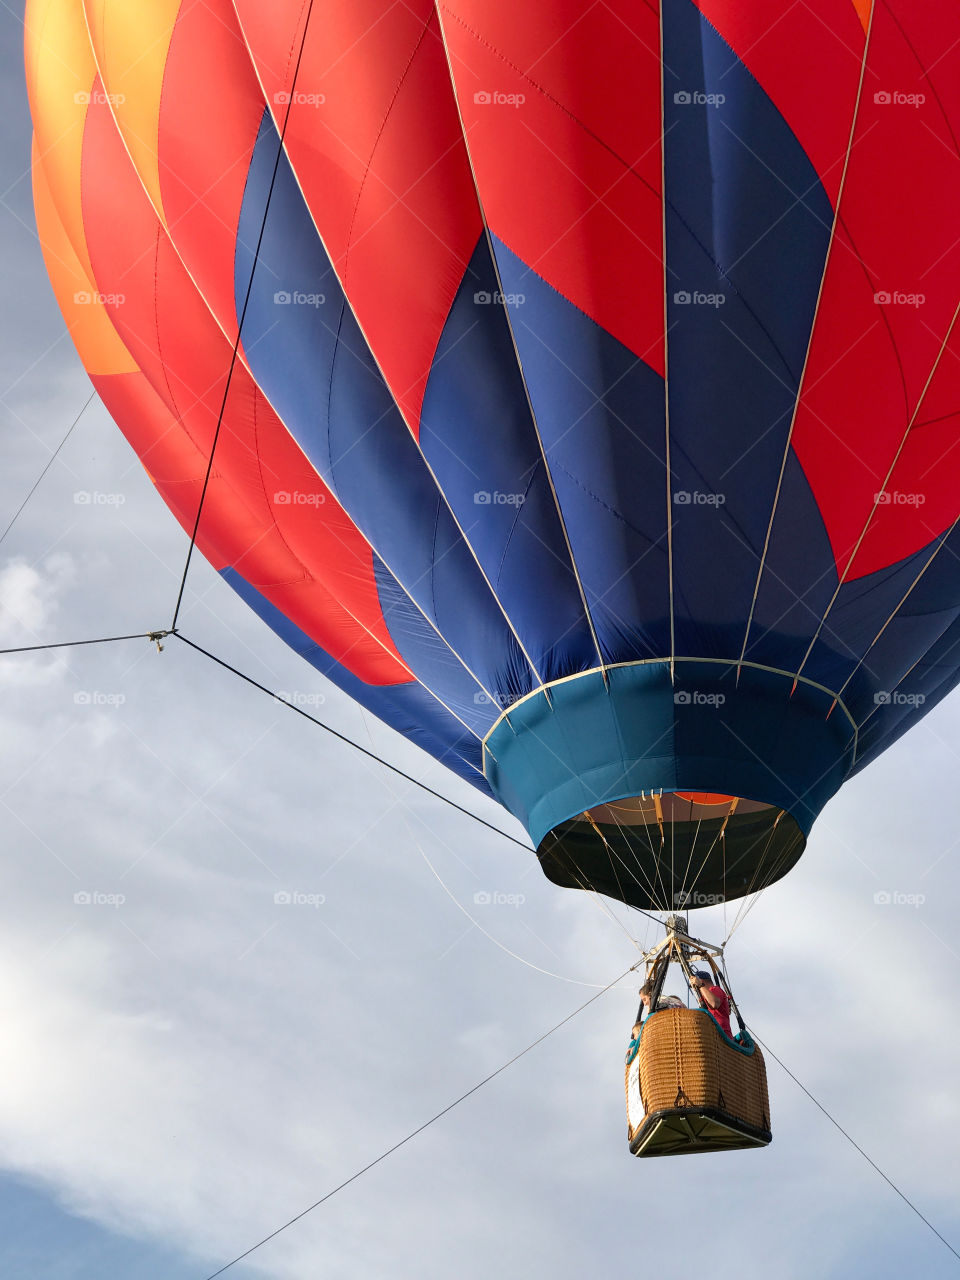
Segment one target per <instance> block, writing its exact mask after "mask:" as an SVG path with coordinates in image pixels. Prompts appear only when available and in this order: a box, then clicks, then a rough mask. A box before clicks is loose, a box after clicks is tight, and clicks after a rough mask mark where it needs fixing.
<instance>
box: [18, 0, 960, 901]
mask: <svg viewBox="0 0 960 1280" xmlns="http://www.w3.org/2000/svg"><path fill="white" fill-rule="evenodd" d="M309 13H310V17H309V25H308V27H307V28H306V29H304V26H303V23H304V20H305V17H306V12H305V9H304V6H303V5H302V3H301V2H300V0H270V3H266V0H235V3H231V2H230V0H208V3H206V4H204V5H193V4H187V3H183V4H180V3H178V0H137V2H136V3H133V2H132V0H131V2H130V3H117V2H114V3H108V2H107V0H29V3H28V6H27V22H26V26H27V76H28V85H29V90H30V95H31V104H32V110H33V118H34V125H35V133H36V137H35V150H34V156H35V159H34V190H35V197H36V211H37V221H38V226H39V230H40V236H41V241H42V243H43V246H44V252H45V256H46V261H47V264H48V268H49V271H50V275H51V279H52V281H53V285H54V288H55V290H56V293H57V297H58V300H59V302H60V305H61V307H62V309H63V312H64V315H65V317H66V320H67V323H68V325H69V326H70V330H71V333H72V335H73V338H74V340H75V342H76V345H77V348H78V350H79V352H80V355H81V357H82V359H83V361H84V363H85V365H86V367H87V368H88V370H89V372H90V376H91V378H92V379H93V382H94V385H95V386H96V388H97V390H98V391H99V393H100V395H101V397H102V398H103V400H104V402H105V403H106V405H107V406H108V408H109V409H110V411H111V413H112V414H113V416H114V417H115V419H116V421H117V423H118V425H119V426H120V428H121V429H122V430H123V431H124V433H125V434H126V436H127V438H128V440H129V441H130V443H131V445H132V446H133V447H134V449H135V450H136V451H137V453H138V454H139V456H140V457H141V459H142V461H143V464H144V466H145V467H146V469H147V471H148V472H149V474H150V477H151V479H152V480H153V482H154V484H155V485H156V487H157V489H158V491H159V492H160V494H161V495H162V496H163V498H164V500H165V501H166V502H167V503H168V505H169V506H170V507H171V509H172V510H173V512H174V514H175V515H176V516H177V517H178V519H179V520H180V521H181V523H182V524H183V525H184V528H185V529H187V530H192V528H193V523H194V519H195V516H196V511H197V506H198V502H199V498H200V490H201V487H202V483H203V477H204V474H205V471H206V465H207V459H208V457H209V454H210V450H211V447H212V443H213V437H214V432H215V429H216V426H217V422H218V419H219V417H220V415H221V404H222V402H223V400H224V394H225V392H226V393H227V394H226V401H225V407H224V409H223V414H222V418H223V427H222V433H221V436H220V440H219V443H218V445H217V450H216V457H215V464H214V470H213V475H212V480H211V485H210V489H209V492H208V495H207V498H206V501H205V505H204V509H203V518H202V520H201V524H200V530H199V545H200V548H201V550H202V551H203V553H204V554H205V555H206V557H207V558H208V559H209V560H210V562H211V563H212V564H213V565H214V566H215V568H216V569H217V570H218V571H219V572H220V573H221V574H222V575H223V577H224V578H225V580H226V581H227V582H228V583H229V584H230V585H231V586H232V587H233V588H234V589H235V590H236V591H237V592H239V593H240V595H241V596H242V597H243V598H244V599H245V600H246V601H247V602H248V603H249V604H250V605H251V607H252V608H254V609H255V610H256V611H257V612H258V613H259V614H260V615H261V616H262V617H263V618H264V619H265V620H266V621H267V622H268V623H269V625H270V626H271V627H273V628H274V629H275V630H276V631H277V632H278V633H279V634H280V635H281V636H283V637H284V639H286V640H287V641H288V642H289V643H290V644H291V645H292V646H293V647H294V648H295V649H296V650H297V651H298V652H300V653H301V654H302V655H303V656H304V657H305V658H306V659H307V660H308V661H309V662H311V663H312V664H313V665H314V666H315V667H316V668H317V669H318V670H320V671H321V672H323V674H324V675H326V676H327V677H329V678H330V679H331V680H333V681H335V682H336V683H337V684H339V685H340V686H341V687H342V688H343V689H345V690H347V691H348V692H349V693H350V694H351V695H352V696H353V697H355V698H356V699H357V700H358V701H360V702H361V703H362V704H363V705H364V706H366V707H368V708H369V709H371V710H372V711H373V712H375V713H376V714H377V715H378V716H380V717H381V718H382V719H384V720H385V721H386V722H387V723H389V724H391V725H392V726H394V727H395V728H396V729H398V730H399V731H400V732H402V733H404V734H405V735H407V736H408V737H409V738H410V739H412V740H413V741H414V742H416V743H418V744H419V745H421V746H422V747H423V748H424V749H425V750H427V751H429V752H431V753H432V754H433V755H434V756H435V757H436V758H437V759H439V760H441V761H443V763H444V764H446V765H447V766H448V767H450V768H451V769H453V770H454V771H455V772H456V773H458V774H459V775H460V776H461V777H464V778H467V779H469V780H470V781H471V782H473V783H474V785H476V786H477V787H478V788H479V789H480V790H482V791H485V792H488V793H492V794H493V795H494V796H496V797H497V798H498V799H499V800H500V801H501V802H502V803H503V804H505V805H506V807H507V808H508V809H509V810H510V811H511V812H512V813H514V814H516V815H517V816H518V817H519V818H520V819H521V820H522V821H523V822H524V823H525V824H526V826H527V828H528V830H529V831H530V834H531V837H532V839H533V840H534V842H535V844H536V845H537V848H538V852H539V853H540V856H541V861H542V863H543V866H544V869H545V871H546V872H547V874H548V875H550V876H551V878H553V879H554V880H556V881H557V882H558V883H561V884H569V885H579V886H580V887H593V888H597V889H600V890H602V891H603V892H605V893H609V894H611V895H613V896H615V897H619V898H622V899H623V900H624V901H628V902H632V903H634V904H635V905H639V906H650V905H661V906H671V905H677V904H683V903H686V904H687V905H690V904H691V898H690V893H691V892H692V891H694V888H695V891H696V893H698V894H701V895H702V897H703V899H704V901H702V902H701V901H696V902H692V905H706V901H707V900H709V901H719V900H722V899H723V898H726V897H734V896H737V895H739V894H743V893H745V892H748V891H749V890H750V889H753V888H759V887H760V886H761V885H762V884H766V883H769V882H770V881H771V880H773V879H776V878H777V877H778V876H780V875H782V874H783V873H784V872H785V871H786V870H787V869H789V867H790V866H791V865H793V863H794V862H795V861H796V859H797V857H799V855H800V852H801V851H802V848H803V845H804V842H805V839H806V836H807V834H808V833H809V831H810V828H811V825H812V823H813V821H814V819H815V818H816V816H817V813H818V812H819V811H820V809H821V808H822V806H823V804H824V803H826V801H827V800H828V799H829V797H830V796H831V795H832V794H833V793H834V792H835V791H836V790H837V788H838V787H839V786H840V785H841V783H842V782H843V780H844V779H845V778H846V777H848V776H849V775H850V774H851V773H853V772H855V771H856V770H858V769H860V768H862V767H863V766H864V765H865V764H867V763H868V762H869V761H870V760H871V759H873V758H874V757H875V756H876V755H877V754H878V753H879V752H880V751H882V750H883V749H884V748H885V747H886V746H888V745H889V744H890V743H891V742H893V741H894V740H895V739H896V738H897V737H898V736H899V735H900V734H902V733H903V732H904V731H905V730H906V729H907V728H909V726H910V725H911V724H913V723H914V722H915V721H916V720H917V719H918V718H919V717H920V716H922V715H923V714H924V713H925V712H926V711H928V710H929V709H930V708H931V707H932V706H933V705H934V704H935V703H936V702H937V701H938V700H939V699H940V698H941V697H942V696H943V695H944V694H945V693H946V692H947V691H948V690H949V689H951V688H952V687H953V686H954V684H955V683H956V681H957V678H958V674H960V647H958V643H957V642H958V640H960V621H958V617H960V558H958V554H957V553H958V550H960V537H958V534H957V530H956V521H957V517H958V514H960V483H958V481H960V449H957V448H956V445H957V439H958V425H960V419H958V411H960V359H958V357H960V334H958V332H957V329H956V314H957V305H958V300H960V240H958V238H957V235H956V212H955V211H956V209H957V208H958V207H960V157H958V147H957V142H956V138H957V137H958V136H960V10H958V11H954V10H953V9H951V8H950V6H943V5H941V4H937V3H934V0H889V2H888V3H886V4H884V5H878V6H873V7H871V5H870V3H869V0H810V2H809V3H807V4H804V5H800V6H795V7H793V8H789V9H787V10H786V11H781V10H778V11H777V14H776V20H772V19H771V17H770V13H771V11H770V7H769V5H768V4H766V3H763V2H762V0H748V2H745V3H741V4H738V5H736V6H733V5H730V4H727V3H723V2H722V0H698V2H697V3H694V2H693V0H663V2H662V4H661V5H660V6H645V5H637V4H635V3H629V4H628V3H626V0H611V3H607V4H603V5H596V6H594V7H592V8H588V9H587V11H584V7H583V6H582V5H581V4H579V3H575V0H550V3H544V4H539V5H526V6H524V5H517V4H516V3H513V2H510V3H508V2H507V0H445V2H444V3H442V4H439V5H437V6H435V5H434V4H433V3H432V0H431V2H430V3H427V2H426V0H423V2H421V0H410V2H409V3H405V4H404V5H392V4H387V3H386V2H385V0H351V2H350V3H344V2H343V0H317V2H316V3H315V4H313V5H312V6H311V7H310V10H309ZM281 134H282V139H283V145H282V148H281V144H280V137H281ZM241 321H242V329H241V328H240V326H241ZM238 329H239V330H240V332H241V341H240V346H239V359H238V362H237V364H236V367H235V368H234V370H233V373H232V376H230V378H229V387H228V370H229V369H230V366H231V352H232V348H233V344H234V342H235V340H236V336H237V333H238Z"/></svg>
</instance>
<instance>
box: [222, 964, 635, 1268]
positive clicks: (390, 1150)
mask: <svg viewBox="0 0 960 1280" xmlns="http://www.w3.org/2000/svg"><path fill="white" fill-rule="evenodd" d="M635 968H636V965H631V967H630V968H629V969H626V970H624V972H623V973H621V974H620V976H619V977H617V978H614V980H613V982H608V983H607V985H606V986H605V987H603V988H602V989H601V990H600V991H597V992H596V993H595V994H594V995H592V996H591V997H590V998H589V1000H585V1001H584V1002H583V1004H582V1005H580V1006H579V1008H577V1009H574V1011H573V1013H568V1014H567V1016H566V1017H565V1018H563V1019H562V1020H561V1021H560V1022H558V1023H556V1024H555V1025H554V1026H552V1027H551V1028H550V1030H549V1031H545V1032H544V1033H543V1035H542V1036H538V1037H537V1039H536V1040H534V1041H533V1043H532V1044H528V1045H527V1047H526V1048H525V1049H521V1050H520V1052H519V1053H516V1054H514V1056H513V1057H512V1058H511V1059H510V1060H509V1061H508V1062H505V1063H504V1064H503V1066H501V1067H497V1069H496V1071H491V1072H490V1074H489V1075H488V1076H484V1078H483V1079H482V1080H480V1081H478V1083H477V1084H475V1085H474V1086H473V1088H472V1089H468V1090H467V1091H466V1093H462V1094H461V1095H460V1097H459V1098H455V1099H454V1101H453V1102H451V1103H450V1104H449V1105H448V1106H446V1107H444V1108H443V1110H442V1111H438V1112H437V1114H436V1115H434V1116H431V1117H430V1119H429V1120H426V1121H424V1123H423V1124H422V1125H420V1126H419V1127H418V1128H416V1129H414V1130H413V1131H412V1132H411V1133H408V1134H407V1136H406V1137H405V1138H401V1139H400V1141H399V1142H395V1143H394V1144H393V1146H392V1147H388V1148H387V1150H386V1151H384V1152H381V1154H380V1155H378V1156H377V1158H376V1159H375V1160H371V1161H370V1162H369V1164H365V1165H364V1166H363V1168H362V1169H358V1170H357V1172H356V1173H354V1174H351V1176H350V1177H349V1178H345V1179H344V1181H343V1182H341V1183H339V1184H338V1185H337V1186H335V1187H334V1188H333V1190H332V1191H328V1192H327V1194H326V1195H325V1196H321V1197H320V1199H319V1200H316V1201H314V1203H313V1204H311V1205H308V1207H307V1208H306V1209H303V1210H302V1211H301V1212H300V1213H298V1214H297V1215H296V1216H295V1217H293V1218H290V1219H289V1221H287V1222H285V1223H284V1224H283V1225H282V1226H280V1227H277V1229H276V1230H275V1231H271V1232H270V1234H269V1235H268V1236H264V1237H263V1239H262V1240H258V1241H257V1243H256V1244H253V1245H251V1246H250V1248H249V1249H247V1250H245V1251H244V1252H243V1253H240V1254H237V1256H236V1257H235V1258H232V1259H231V1260H230V1261H229V1262H227V1263H225V1264H224V1266H222V1267H221V1268H220V1269H219V1270H218V1271H213V1272H211V1273H210V1275H208V1276H206V1277H205V1280H216V1277H217V1276H222V1275H223V1273H224V1272H225V1271H228V1270H229V1269H230V1268H231V1267H233V1266H236V1264H237V1263H238V1262H242V1261H243V1259H244V1258H249V1257H250V1255H251V1253H254V1252H255V1251H256V1250H257V1249H260V1248H262V1246H263V1245H265V1244H267V1243H268V1242H269V1241H270V1240H275V1239H276V1237H277V1236H278V1235H280V1233H281V1232H282V1231H286V1230H287V1228H288V1227H292V1226H293V1224H294V1223H295V1222H299V1221H300V1219H301V1218H305V1217H306V1216H307V1214H308V1213H312V1212H313V1211H314V1209H319V1207H320V1206H321V1205H322V1204H325V1203H326V1202H327V1201H328V1200H330V1199H332V1197H333V1196H335V1195H336V1194H337V1192H338V1191H342V1190H343V1189H344V1187H348V1186H349V1185H350V1183H351V1182H356V1180H357V1179H358V1178H360V1177H362V1176H363V1174H365V1173H367V1172H369V1170H370V1169H372V1168H374V1167H375V1166H376V1165H378V1164H380V1163H381V1161H383V1160H386V1158H387V1156H391V1155H393V1153H394V1152H395V1151H399V1150H400V1148H401V1147H403V1146H405V1145H406V1144H407V1143H408V1142H410V1141H411V1140H412V1139H413V1138H415V1137H417V1135H418V1134H421V1133H423V1131H424V1129H429V1128H430V1126H431V1125H432V1124H436V1122H437V1121H438V1120H440V1119H442V1118H443V1117H444V1116H445V1115H448V1114H449V1113H450V1112H451V1111H452V1110H453V1109H454V1107H458V1106H459V1105H460V1103H461V1102H465V1101H466V1100H467V1098H469V1097H472V1095H473V1094H475V1093H476V1092H477V1091H478V1090H479V1089H482V1088H483V1086H484V1085H485V1084H489V1083H490V1081H491V1080H495V1079H496V1077H497V1076H499V1075H502V1074H503V1072H504V1071H506V1070H507V1068H508V1067H512V1066H513V1064H514V1063H515V1062H519V1061H520V1059H521V1058H523V1057H525V1055H526V1054H528V1053H530V1051H531V1050H532V1049H535V1048H536V1047H537V1045H539V1044H543V1042H544V1040H546V1039H547V1038H548V1037H549V1036H552V1035H553V1033H554V1032H555V1031H559V1030H560V1028H561V1027H563V1026H565V1025H566V1024H567V1023H568V1022H571V1021H572V1020H573V1019H574V1018H575V1017H576V1016H577V1014H579V1013H582V1012H583V1011H584V1009H586V1008H588V1007H589V1006H590V1005H591V1004H593V1002H594V1001H595V1000H599V999H600V997H601V996H602V995H606V993H607V992H608V991H609V990H610V989H611V988H612V987H615V986H616V985H617V983H618V982H622V981H623V979H624V978H625V977H627V975H628V974H630V973H632V972H633V970H634V969H635Z"/></svg>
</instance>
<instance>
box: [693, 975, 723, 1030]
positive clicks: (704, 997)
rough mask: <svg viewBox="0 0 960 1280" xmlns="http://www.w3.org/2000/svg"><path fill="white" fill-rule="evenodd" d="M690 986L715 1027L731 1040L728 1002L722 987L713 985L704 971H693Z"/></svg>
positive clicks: (711, 977)
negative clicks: (711, 1018) (711, 1017)
mask: <svg viewBox="0 0 960 1280" xmlns="http://www.w3.org/2000/svg"><path fill="white" fill-rule="evenodd" d="M690 986H691V987H692V988H693V989H694V991H695V992H696V993H697V995H698V996H699V998H700V1003H701V1004H702V1005H703V1007H704V1008H705V1009H706V1011H707V1013H709V1014H711V1015H712V1016H713V1018H714V1019H715V1021H716V1024H717V1026H718V1027H719V1028H720V1030H721V1031H722V1032H723V1034H724V1035H725V1036H729V1037H730V1039H731V1040H732V1039H733V1032H732V1031H731V1030H730V1000H729V997H728V996H727V993H726V992H725V991H724V990H723V988H722V987H717V986H714V985H713V975H712V974H709V973H707V971H706V969H694V971H693V976H692V977H691V979H690Z"/></svg>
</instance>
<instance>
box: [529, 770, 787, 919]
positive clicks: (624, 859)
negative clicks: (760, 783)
mask: <svg viewBox="0 0 960 1280" xmlns="http://www.w3.org/2000/svg"><path fill="white" fill-rule="evenodd" d="M805 845H806V836H805V835H804V832H803V831H802V830H801V828H800V826H799V825H798V823H797V822H796V820H795V819H794V818H793V817H791V815H790V814H789V813H787V812H786V811H785V810H783V809H781V808H779V807H778V806H777V805H773V804H767V803H764V802H763V801H758V800H751V799H748V798H744V797H739V796H730V795H726V794H722V793H717V792H705V791H675V792H670V791H664V792H657V793H653V794H649V793H646V794H641V795H638V796H625V797H622V798H620V799H618V800H616V801H611V802H607V803H605V804H601V805H594V806H592V807H591V808H589V809H585V810H583V811H582V812H581V813H578V814H576V815H574V816H573V817H572V818H568V819H567V820H565V821H564V822H561V823H559V824H558V825H557V826H556V827H554V828H553V829H552V830H551V831H549V832H548V833H547V834H546V836H544V838H543V840H542V841H541V842H540V844H539V846H538V848H537V857H538V858H539V860H540V865H541V867H542V868H543V871H544V874H545V875H546V876H547V878H548V879H549V880H551V881H552V882H553V883H554V884H556V885H560V886H562V887H564V888H571V889H587V890H592V891H594V892H597V893H602V894H605V895H606V896H607V897H611V898H616V899H618V900H619V901H621V902H625V903H627V904H629V905H631V906H635V907H639V908H641V909H643V910H648V911H649V910H654V911H671V910H678V909H682V910H696V909H697V908H702V907H711V906H718V905H720V904H721V903H723V902H727V901H729V900H731V899H734V898H741V897H744V896H745V895H747V894H750V893H755V892H759V891H760V890H761V889H764V888H766V886H767V885H769V884H773V883H774V881H776V880H779V879H780V878H781V877H782V876H784V875H786V873H787V872H788V871H789V870H790V869H791V867H793V866H794V865H795V864H796V862H797V860H798V859H799V857H800V855H801V853H802V852H803V850H804V847H805Z"/></svg>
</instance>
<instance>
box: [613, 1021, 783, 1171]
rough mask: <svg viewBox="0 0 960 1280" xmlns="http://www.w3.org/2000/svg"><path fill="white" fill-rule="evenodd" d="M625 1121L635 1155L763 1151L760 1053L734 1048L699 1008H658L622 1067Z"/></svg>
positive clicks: (765, 1109)
mask: <svg viewBox="0 0 960 1280" xmlns="http://www.w3.org/2000/svg"><path fill="white" fill-rule="evenodd" d="M638 1103H639V1106H638ZM638 1112H639V1114H638ZM627 1116H628V1122H629V1124H630V1132H629V1138H630V1150H631V1151H632V1152H633V1153H634V1155H644V1156H652V1155H679V1154H683V1153H688V1152H694V1151H715V1150H731V1149H733V1148H736V1147H753V1146H765V1145H766V1144H767V1143H768V1142H769V1141H770V1139H771V1133H770V1104H769V1101H768V1098H767V1073H766V1068H765V1067H764V1063H763V1055H762V1054H761V1052H760V1050H759V1049H758V1048H756V1047H754V1049H753V1052H752V1053H749V1054H747V1053H744V1052H742V1051H741V1050H738V1049H735V1048H734V1047H733V1046H732V1045H731V1044H730V1043H729V1042H728V1041H727V1040H726V1039H725V1037H724V1036H723V1035H722V1033H721V1032H720V1030H719V1028H718V1027H717V1024H716V1023H715V1022H714V1020H713V1018H712V1017H711V1016H710V1015H709V1014H708V1013H705V1012H704V1011H703V1010H700V1009H664V1010H661V1011H660V1012H658V1013H656V1014H654V1015H653V1016H652V1017H651V1018H649V1019H648V1021H647V1022H646V1024H645V1025H644V1029H643V1036H642V1038H641V1040H640V1051H639V1053H638V1054H637V1057H636V1059H635V1060H634V1062H633V1063H631V1064H630V1065H628V1067H627Z"/></svg>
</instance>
